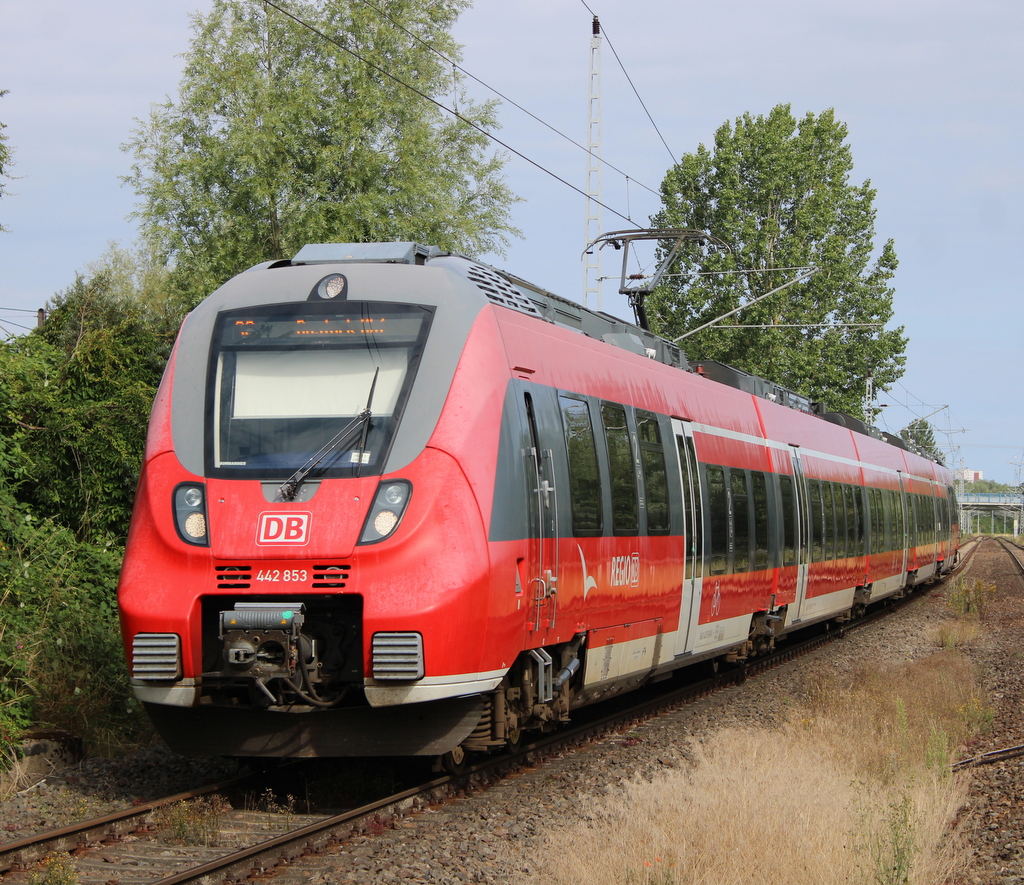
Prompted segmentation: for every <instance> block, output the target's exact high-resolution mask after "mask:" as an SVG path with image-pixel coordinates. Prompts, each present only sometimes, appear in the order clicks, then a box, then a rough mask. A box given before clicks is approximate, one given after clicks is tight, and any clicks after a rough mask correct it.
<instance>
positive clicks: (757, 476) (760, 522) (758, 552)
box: [750, 470, 769, 571]
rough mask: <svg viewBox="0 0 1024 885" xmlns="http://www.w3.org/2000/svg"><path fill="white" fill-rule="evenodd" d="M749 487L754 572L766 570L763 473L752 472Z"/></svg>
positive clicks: (766, 532)
mask: <svg viewBox="0 0 1024 885" xmlns="http://www.w3.org/2000/svg"><path fill="white" fill-rule="evenodd" d="M750 487H751V493H752V503H753V507H754V570H755V571H761V570H762V569H766V568H768V538H769V536H768V519H769V515H768V511H769V505H768V481H767V479H766V478H765V475H764V473H762V472H761V471H760V470H754V471H752V472H751V474H750Z"/></svg>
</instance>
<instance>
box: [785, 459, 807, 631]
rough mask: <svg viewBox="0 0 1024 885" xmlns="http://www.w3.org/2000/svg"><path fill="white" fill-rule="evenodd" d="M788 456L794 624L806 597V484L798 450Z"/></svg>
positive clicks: (798, 618)
mask: <svg viewBox="0 0 1024 885" xmlns="http://www.w3.org/2000/svg"><path fill="white" fill-rule="evenodd" d="M790 455H791V456H792V459H793V483H794V485H795V486H796V494H795V495H794V496H793V504H794V505H795V507H796V531H795V532H794V533H793V543H794V545H795V547H796V550H795V554H796V556H795V558H796V602H795V603H794V604H793V613H792V614H791V615H790V617H789V623H790V624H795V623H796V622H797V621H799V620H800V619H801V618H802V617H803V615H802V614H801V612H802V611H803V607H804V598H805V597H806V596H807V573H808V556H807V540H808V538H807V535H808V532H807V527H808V522H807V483H806V481H805V480H804V470H803V465H802V464H801V463H800V449H799V448H797V447H796V446H790Z"/></svg>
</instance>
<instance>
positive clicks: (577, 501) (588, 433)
mask: <svg viewBox="0 0 1024 885" xmlns="http://www.w3.org/2000/svg"><path fill="white" fill-rule="evenodd" d="M558 402H559V405H560V406H561V409H562V425H563V427H564V428H565V445H566V449H567V451H568V455H569V498H570V503H571V508H572V530H573V534H575V535H599V534H601V529H602V527H603V518H602V512H601V478H600V474H599V473H598V469H597V448H596V445H595V442H594V427H593V424H592V423H591V420H590V408H589V407H588V406H587V403H586V402H585V401H584V400H578V399H574V398H572V397H568V396H559V398H558Z"/></svg>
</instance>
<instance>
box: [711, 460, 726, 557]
mask: <svg viewBox="0 0 1024 885" xmlns="http://www.w3.org/2000/svg"><path fill="white" fill-rule="evenodd" d="M707 477H708V523H707V525H708V535H709V537H708V546H709V553H710V555H711V561H710V563H709V571H710V573H711V574H713V575H724V574H725V572H726V571H727V569H728V568H729V499H728V496H727V495H726V491H725V470H723V469H722V468H721V467H714V466H711V465H708V468H707Z"/></svg>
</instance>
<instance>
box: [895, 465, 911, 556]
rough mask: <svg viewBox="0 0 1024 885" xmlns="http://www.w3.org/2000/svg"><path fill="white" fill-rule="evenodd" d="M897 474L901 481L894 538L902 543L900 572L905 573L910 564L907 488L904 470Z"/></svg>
mask: <svg viewBox="0 0 1024 885" xmlns="http://www.w3.org/2000/svg"><path fill="white" fill-rule="evenodd" d="M896 476H897V477H898V478H899V481H900V500H899V511H900V512H899V515H898V517H897V528H898V531H896V532H894V533H893V540H894V541H895V542H896V543H897V544H899V545H900V549H901V550H902V551H903V552H902V553H901V565H902V568H901V569H900V574H901V575H905V574H906V573H907V569H908V568H909V565H908V564H907V557H908V551H907V547H908V540H909V538H908V533H907V489H906V486H905V485H904V483H903V471H897V472H896Z"/></svg>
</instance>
